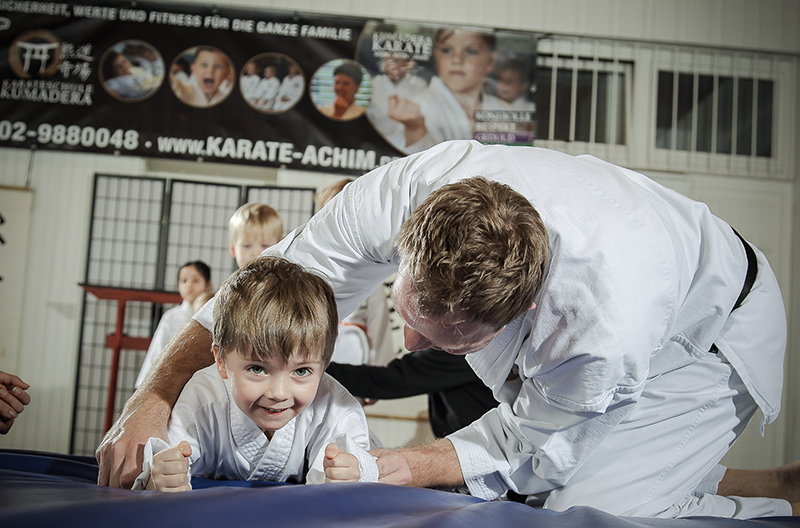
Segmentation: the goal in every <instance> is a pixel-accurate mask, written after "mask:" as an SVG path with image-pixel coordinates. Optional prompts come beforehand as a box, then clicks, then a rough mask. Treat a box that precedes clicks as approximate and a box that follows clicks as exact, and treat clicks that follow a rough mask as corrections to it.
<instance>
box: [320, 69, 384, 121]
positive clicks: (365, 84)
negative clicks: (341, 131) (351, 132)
mask: <svg viewBox="0 0 800 528" xmlns="http://www.w3.org/2000/svg"><path fill="white" fill-rule="evenodd" d="M371 99H372V78H371V77H370V75H369V73H368V72H367V71H366V70H365V69H364V67H363V66H362V65H360V64H359V63H357V62H355V61H352V60H346V59H335V60H332V61H329V62H326V63H325V64H323V65H322V66H321V67H320V68H319V69H318V70H317V71H316V73H314V76H313V77H312V78H311V100H312V101H314V106H316V107H317V110H319V111H320V112H321V113H322V114H323V115H326V116H328V117H330V118H332V119H337V120H339V121H350V120H353V119H356V118H357V117H361V116H362V115H363V114H364V112H366V110H367V106H368V105H369V104H370V100H371Z"/></svg>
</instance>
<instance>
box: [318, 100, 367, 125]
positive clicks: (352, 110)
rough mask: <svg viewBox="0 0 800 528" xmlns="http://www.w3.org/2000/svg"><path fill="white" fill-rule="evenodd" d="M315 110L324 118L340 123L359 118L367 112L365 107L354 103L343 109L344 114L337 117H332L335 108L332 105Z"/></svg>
mask: <svg viewBox="0 0 800 528" xmlns="http://www.w3.org/2000/svg"><path fill="white" fill-rule="evenodd" d="M317 108H318V109H319V111H320V112H322V113H323V114H325V115H326V116H328V117H332V118H333V119H339V120H340V121H350V120H351V119H355V118H357V117H360V116H361V115H362V114H363V113H364V112H366V111H367V108H366V107H365V106H359V104H358V103H356V102H355V101H353V102H352V103H350V106H348V107H347V108H345V110H344V113H343V114H342V115H341V116H339V117H336V116H334V114H335V113H336V108H335V107H334V105H333V103H331V104H329V105H322V106H318V107H317Z"/></svg>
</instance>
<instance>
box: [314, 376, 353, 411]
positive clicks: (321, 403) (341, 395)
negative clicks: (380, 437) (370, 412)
mask: <svg viewBox="0 0 800 528" xmlns="http://www.w3.org/2000/svg"><path fill="white" fill-rule="evenodd" d="M311 407H312V408H313V409H314V412H317V413H327V412H330V411H332V410H336V411H337V412H339V411H341V410H348V409H356V410H359V411H361V410H362V409H361V404H360V403H358V400H356V399H355V398H354V397H353V395H352V394H350V393H349V392H348V391H347V389H345V388H344V386H343V385H342V384H341V383H339V382H338V381H336V380H335V379H334V378H333V376H331V375H330V374H328V373H325V374H323V375H322V378H321V379H320V382H319V388H318V389H317V395H316V397H315V398H314V402H313V403H312V405H311Z"/></svg>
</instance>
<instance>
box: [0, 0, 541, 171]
mask: <svg viewBox="0 0 800 528" xmlns="http://www.w3.org/2000/svg"><path fill="white" fill-rule="evenodd" d="M0 35H2V37H3V38H2V39H0V146H2V147H15V148H26V149H30V148H40V149H54V150H67V151H76V152H95V153H108V154H115V155H131V156H144V157H164V158H172V159H185V160H198V161H203V160H205V161H213V162H218V163H241V164H252V165H261V166H273V167H288V168H297V169H302V170H322V171H325V172H341V173H347V174H355V175H360V174H363V173H364V172H366V171H368V170H371V169H373V168H374V167H376V166H378V165H381V164H383V163H386V162H388V161H390V160H392V159H395V158H397V157H399V156H402V155H405V154H408V153H412V152H417V151H419V150H422V149H424V148H427V147H429V146H432V145H434V144H436V143H439V142H441V141H445V140H449V139H476V140H478V141H481V142H484V143H505V144H512V145H530V144H531V143H532V142H533V140H534V133H535V123H536V111H535V109H536V107H535V90H536V83H535V65H536V39H535V36H534V35H533V34H531V33H522V32H512V31H499V30H493V29H490V28H467V27H455V26H431V25H421V24H417V23H411V22H408V23H404V22H396V23H391V24H388V23H385V22H383V21H379V20H370V19H366V18H356V17H340V16H332V15H331V16H327V15H319V14H309V13H305V14H304V13H297V12H291V13H290V12H281V11H267V10H259V9H252V8H251V9H245V8H237V7H222V6H216V5H200V4H188V3H186V4H182V3H172V2H170V3H167V4H164V3H157V2H135V3H131V2H128V1H115V0H109V1H104V2H95V3H92V4H75V3H63V2H0Z"/></svg>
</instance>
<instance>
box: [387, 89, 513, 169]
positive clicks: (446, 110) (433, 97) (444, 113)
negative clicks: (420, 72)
mask: <svg viewBox="0 0 800 528" xmlns="http://www.w3.org/2000/svg"><path fill="white" fill-rule="evenodd" d="M414 102H416V103H417V104H418V105H419V110H420V112H421V113H422V115H423V116H424V117H425V128H427V129H428V132H427V134H425V136H423V137H422V138H421V139H420V140H419V141H417V142H415V143H413V144H411V145H406V146H405V147H404V148H400V150H402V151H403V152H406V153H411V152H419V151H420V150H423V149H427V148H429V147H432V146H433V145H436V144H437V143H441V142H442V141H447V140H451V139H472V138H473V137H474V136H473V134H474V130H473V126H472V121H470V118H469V116H468V115H467V113H466V112H465V111H464V107H462V106H461V103H459V102H458V99H456V96H455V95H453V92H451V91H450V88H448V87H447V85H446V84H445V83H444V82H443V81H442V80H441V79H440V78H439V77H433V78H432V79H431V81H430V83H429V84H428V88H427V89H426V90H424V91H423V92H421V93H420V94H419V95H417V96H416V97H415V98H414ZM480 109H481V110H513V108H512V107H511V105H510V104H508V103H507V102H505V101H503V100H502V99H500V98H499V97H495V96H494V95H492V94H490V93H487V92H483V93H482V94H481V107H480Z"/></svg>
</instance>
